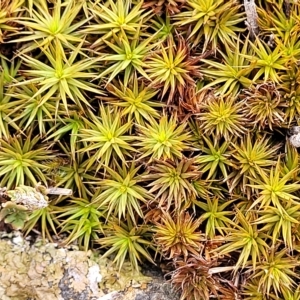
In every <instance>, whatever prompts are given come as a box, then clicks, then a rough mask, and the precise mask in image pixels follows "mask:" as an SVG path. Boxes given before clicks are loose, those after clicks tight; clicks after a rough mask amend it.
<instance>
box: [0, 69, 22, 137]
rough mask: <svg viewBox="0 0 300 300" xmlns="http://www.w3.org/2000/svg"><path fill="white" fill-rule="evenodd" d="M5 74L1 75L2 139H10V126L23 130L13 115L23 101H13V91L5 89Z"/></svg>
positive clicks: (0, 109)
mask: <svg viewBox="0 0 300 300" xmlns="http://www.w3.org/2000/svg"><path fill="white" fill-rule="evenodd" d="M4 83H5V79H4V72H2V73H1V75H0V138H5V139H8V138H9V136H10V126H11V127H13V128H14V129H16V130H21V129H20V128H19V126H18V125H17V123H16V122H15V120H12V118H11V114H12V112H13V110H14V108H15V107H16V106H18V105H20V104H21V103H22V101H21V100H20V101H12V99H11V98H12V97H11V94H9V93H12V92H13V90H12V89H9V90H8V91H6V89H5V87H4Z"/></svg>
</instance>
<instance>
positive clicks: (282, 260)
mask: <svg viewBox="0 0 300 300" xmlns="http://www.w3.org/2000/svg"><path fill="white" fill-rule="evenodd" d="M275 249H276V248H273V249H272V250H271V252H270V253H269V254H268V256H267V257H266V260H265V261H262V262H261V263H260V264H259V265H258V266H257V268H256V272H255V274H254V276H253V278H257V279H258V280H259V284H258V290H259V291H262V292H263V293H264V294H267V295H270V292H271V291H272V290H274V292H275V295H276V296H277V299H278V294H279V293H280V292H285V293H286V291H287V290H289V291H293V290H294V289H295V287H296V282H295V281H294V279H296V278H299V276H298V275H297V273H296V272H295V271H294V269H295V268H296V267H297V266H298V265H299V262H298V261H297V259H295V258H293V257H291V256H289V255H287V253H286V252H287V251H286V249H282V250H281V251H275ZM272 292H273V291H272Z"/></svg>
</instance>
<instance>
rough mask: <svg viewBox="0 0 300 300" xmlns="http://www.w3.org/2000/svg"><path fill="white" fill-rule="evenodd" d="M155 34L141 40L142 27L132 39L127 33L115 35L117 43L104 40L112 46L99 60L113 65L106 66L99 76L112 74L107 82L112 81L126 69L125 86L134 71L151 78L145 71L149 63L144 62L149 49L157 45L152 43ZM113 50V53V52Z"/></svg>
mask: <svg viewBox="0 0 300 300" xmlns="http://www.w3.org/2000/svg"><path fill="white" fill-rule="evenodd" d="M154 37H155V36H150V37H149V38H148V39H146V40H143V41H141V42H140V29H138V30H137V31H136V33H135V35H134V37H133V39H132V41H130V40H129V39H128V37H127V36H126V35H124V34H123V35H122V34H120V35H118V36H117V35H115V34H114V33H113V38H114V41H115V43H111V42H109V41H106V40H104V42H105V44H106V45H107V46H108V47H109V48H111V49H112V50H110V53H109V54H104V55H101V56H100V57H99V58H97V61H106V62H108V63H109V64H111V66H109V67H108V68H107V67H105V70H104V71H103V72H102V73H101V74H99V76H98V77H100V78H103V77H105V76H106V75H108V74H110V76H109V78H108V80H107V83H109V82H111V81H112V80H113V79H114V78H115V77H116V76H117V75H118V74H119V73H121V72H122V71H124V79H123V80H124V86H125V87H126V86H127V84H128V81H129V79H130V78H131V76H132V75H133V73H134V71H136V72H138V73H140V74H141V75H142V76H144V77H145V78H146V79H148V80H150V78H149V76H148V75H147V73H146V72H145V70H144V69H145V68H146V67H147V64H146V63H145V62H144V60H145V57H146V55H147V54H148V53H149V51H151V50H152V48H154V47H155V46H156V44H153V43H151V42H152V40H153V39H154ZM112 51H113V52H112ZM111 52H112V53H111Z"/></svg>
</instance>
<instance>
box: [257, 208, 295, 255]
mask: <svg viewBox="0 0 300 300" xmlns="http://www.w3.org/2000/svg"><path fill="white" fill-rule="evenodd" d="M299 209H300V204H298V205H292V204H291V203H287V205H286V207H284V208H282V209H278V208H277V207H264V210H261V211H258V214H259V215H260V217H259V218H258V219H257V220H256V221H255V224H265V226H264V227H263V228H262V229H261V230H262V231H263V232H267V233H268V235H270V236H271V235H272V241H273V245H275V244H276V243H277V241H278V239H279V238H281V239H283V241H284V243H285V245H286V246H287V247H288V248H289V249H293V244H294V243H293V238H292V232H293V227H294V226H295V225H298V224H299V221H298V220H299V218H300V211H299Z"/></svg>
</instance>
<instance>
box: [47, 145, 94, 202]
mask: <svg viewBox="0 0 300 300" xmlns="http://www.w3.org/2000/svg"><path fill="white" fill-rule="evenodd" d="M60 148H61V150H62V152H63V153H64V155H65V156H66V158H64V159H62V158H61V159H58V160H57V161H51V162H49V164H47V165H48V166H49V167H50V170H49V176H50V177H51V179H52V180H53V181H54V182H55V183H56V185H58V186H63V187H64V188H67V189H71V190H72V191H77V193H78V195H79V197H80V198H85V199H86V198H87V197H88V196H92V195H93V192H92V191H91V187H90V186H89V184H88V183H87V182H88V181H95V180H96V177H95V176H94V172H93V171H94V170H92V172H89V171H91V170H89V169H88V170H87V168H86V165H87V161H86V159H85V154H84V153H78V152H77V153H76V154H75V156H74V157H73V154H72V152H71V150H70V147H68V146H67V145H63V144H60Z"/></svg>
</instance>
